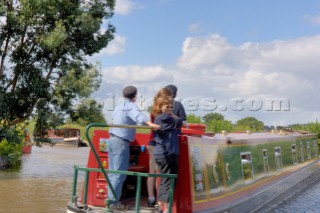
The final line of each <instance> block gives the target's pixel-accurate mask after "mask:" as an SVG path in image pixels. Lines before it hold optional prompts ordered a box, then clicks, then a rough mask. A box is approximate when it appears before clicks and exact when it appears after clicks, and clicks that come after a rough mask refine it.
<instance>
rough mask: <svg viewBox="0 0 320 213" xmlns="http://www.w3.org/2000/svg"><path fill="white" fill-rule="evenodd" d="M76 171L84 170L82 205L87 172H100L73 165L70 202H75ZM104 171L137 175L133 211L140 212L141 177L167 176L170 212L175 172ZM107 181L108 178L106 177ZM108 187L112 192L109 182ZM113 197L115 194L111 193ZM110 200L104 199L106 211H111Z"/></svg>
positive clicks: (85, 201) (84, 196)
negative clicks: (168, 180)
mask: <svg viewBox="0 0 320 213" xmlns="http://www.w3.org/2000/svg"><path fill="white" fill-rule="evenodd" d="M78 171H84V172H85V178H84V189H83V197H82V205H84V206H85V205H86V204H87V192H88V179H89V172H101V169H100V168H85V167H79V166H77V165H75V166H74V176H73V187H72V197H71V203H74V202H77V201H76V199H75V198H76V197H77V196H76V192H77V185H78V184H77V182H78ZM103 171H104V172H105V173H112V174H121V175H129V176H136V177H137V187H136V199H135V212H140V200H141V187H142V185H141V183H142V178H143V177H160V178H169V179H170V191H169V212H170V213H171V212H172V204H173V194H174V181H175V180H174V179H175V178H176V177H177V175H176V174H153V173H141V172H130V171H120V170H117V171H115V170H108V169H103ZM107 181H108V182H109V178H108V177H107ZM109 189H110V190H111V191H112V192H114V189H113V186H112V185H111V184H110V185H109ZM113 197H115V194H114V193H113ZM110 201H111V199H108V198H107V199H106V200H105V204H106V212H112V210H111V208H110Z"/></svg>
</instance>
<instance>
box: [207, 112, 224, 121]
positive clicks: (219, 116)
mask: <svg viewBox="0 0 320 213" xmlns="http://www.w3.org/2000/svg"><path fill="white" fill-rule="evenodd" d="M202 120H203V121H204V123H205V124H207V123H209V122H210V121H213V120H215V121H223V120H224V115H222V114H220V113H213V112H212V113H208V114H206V115H205V116H203V117H202Z"/></svg>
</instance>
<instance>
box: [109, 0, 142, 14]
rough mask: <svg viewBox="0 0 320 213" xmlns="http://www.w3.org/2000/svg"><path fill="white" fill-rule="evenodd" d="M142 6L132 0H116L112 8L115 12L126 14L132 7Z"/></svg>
mask: <svg viewBox="0 0 320 213" xmlns="http://www.w3.org/2000/svg"><path fill="white" fill-rule="evenodd" d="M141 8H143V6H142V5H141V4H139V3H137V2H134V1H132V0H117V1H116V7H115V9H114V12H115V14H119V15H128V14H130V13H131V11H132V10H134V9H141Z"/></svg>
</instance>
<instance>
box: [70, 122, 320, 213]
mask: <svg viewBox="0 0 320 213" xmlns="http://www.w3.org/2000/svg"><path fill="white" fill-rule="evenodd" d="M93 126H100V127H101V126H105V127H106V126H107V125H106V124H92V125H89V126H88V127H87V131H88V130H89V129H90V128H91V127H93ZM204 128H205V126H204V125H192V124H191V125H189V127H188V128H184V129H182V135H181V136H180V137H179V147H180V155H179V172H178V174H177V182H176V186H175V187H174V196H173V197H174V199H173V203H172V209H170V211H171V212H177V213H180V212H186V213H191V212H257V211H261V210H263V209H264V208H267V207H268V205H271V204H272V203H273V202H274V201H276V200H277V199H283V198H285V197H287V196H289V195H290V194H292V193H293V192H295V191H298V190H300V189H301V188H303V187H304V186H306V185H308V184H309V183H310V182H312V181H316V180H318V177H319V176H320V164H319V161H318V159H319V147H318V140H317V135H315V134H309V133H305V134H302V133H299V132H294V131H289V132H288V131H282V130H281V131H273V132H268V133H267V132H263V133H250V132H247V133H229V134H226V133H225V132H223V133H222V134H215V135H214V134H205V132H204ZM108 137H109V136H108V132H107V131H104V130H96V131H95V133H94V136H93V138H92V141H91V140H90V139H89V143H90V146H91V152H90V154H89V159H88V165H87V167H88V168H89V169H88V168H79V167H75V171H76V172H75V179H74V180H76V175H77V173H78V171H85V172H88V176H86V177H87V178H86V180H85V184H84V190H83V192H82V193H81V196H80V197H81V199H80V200H78V201H75V200H76V199H75V197H76V190H75V188H76V181H75V183H74V184H75V185H74V187H73V192H72V198H71V200H70V202H69V203H68V210H67V211H68V212H69V213H74V212H81V210H82V211H83V212H102V211H104V212H105V211H106V209H107V211H109V208H108V205H106V203H108V199H107V192H106V190H107V185H108V179H107V178H106V173H107V172H114V171H108V170H107V168H108V165H107V162H108V153H107V148H106V147H107V140H108ZM147 144H148V134H137V135H136V140H135V141H134V142H133V143H131V145H130V146H131V161H130V163H131V167H130V169H129V172H128V173H127V174H130V175H137V174H138V177H139V176H141V177H142V179H141V180H144V179H143V178H144V177H146V176H144V175H143V174H145V175H148V174H147V173H146V172H148V166H149V165H148V159H149V153H148V152H147V151H144V152H142V151H141V150H144V149H141V147H143V146H147ZM101 168H102V169H101ZM130 172H131V173H130ZM139 179H140V178H134V176H128V177H127V181H126V183H125V185H124V189H123V197H128V196H130V195H131V196H132V198H133V200H134V199H136V198H137V196H140V195H141V197H139V204H137V203H135V205H133V206H132V207H133V208H131V210H129V211H128V212H130V211H131V212H153V211H156V210H157V209H150V208H145V206H144V205H145V203H140V200H143V197H144V195H145V196H146V194H145V193H146V192H145V190H144V189H143V187H144V186H145V185H146V183H144V182H143V183H142V184H141V183H140V184H139V183H138V182H137V183H136V182H135V181H137V180H139ZM141 180H140V181H141ZM141 187H142V189H141ZM128 202H129V201H128ZM84 209H86V210H84Z"/></svg>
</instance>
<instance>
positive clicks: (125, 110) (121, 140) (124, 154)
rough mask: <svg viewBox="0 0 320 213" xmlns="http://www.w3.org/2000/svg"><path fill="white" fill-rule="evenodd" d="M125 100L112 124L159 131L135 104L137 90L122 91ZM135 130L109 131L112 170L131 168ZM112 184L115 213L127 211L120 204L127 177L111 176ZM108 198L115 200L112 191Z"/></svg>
mask: <svg viewBox="0 0 320 213" xmlns="http://www.w3.org/2000/svg"><path fill="white" fill-rule="evenodd" d="M122 93H123V98H124V100H123V101H122V102H121V103H120V104H119V105H118V106H117V107H116V108H115V111H114V112H113V118H112V120H113V121H112V122H113V124H117V125H118V124H119V125H137V124H146V125H148V126H150V127H152V128H153V129H156V130H157V129H159V128H160V126H159V125H156V124H153V123H152V122H151V121H150V120H149V118H148V117H147V116H145V115H144V114H143V113H142V112H141V111H140V110H139V109H138V106H137V105H136V104H135V101H136V99H137V88H136V87H134V86H127V87H125V88H124V89H123V90H122ZM135 133H136V129H135V128H115V127H112V128H110V130H109V134H110V139H109V144H108V149H109V153H108V158H109V169H110V170H124V171H127V170H128V168H129V158H130V142H132V141H134V138H135ZM108 176H109V179H110V182H111V184H112V186H113V188H114V190H115V193H116V198H115V201H114V202H113V203H112V204H111V208H112V209H113V210H115V211H125V210H126V209H127V207H126V206H125V205H123V204H121V203H120V202H119V200H120V197H121V193H122V186H123V183H124V181H125V179H126V175H119V174H109V175H108ZM108 197H109V198H111V199H112V198H113V195H112V193H111V190H108Z"/></svg>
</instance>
